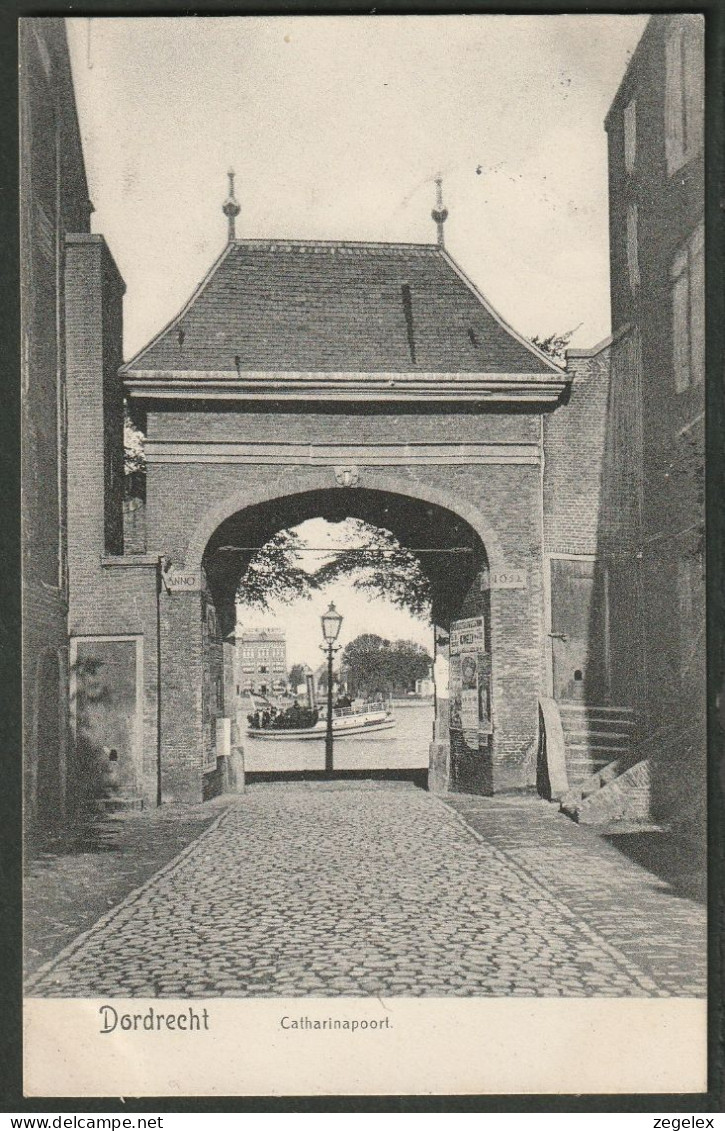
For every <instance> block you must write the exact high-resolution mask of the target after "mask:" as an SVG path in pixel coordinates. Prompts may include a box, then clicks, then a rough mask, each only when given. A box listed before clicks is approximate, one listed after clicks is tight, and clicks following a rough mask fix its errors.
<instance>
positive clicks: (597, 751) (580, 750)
mask: <svg viewBox="0 0 725 1131" xmlns="http://www.w3.org/2000/svg"><path fill="white" fill-rule="evenodd" d="M631 749H632V747H631V745H629V744H627V745H626V746H623V745H622V744H621V743H620V744H619V745H618V746H609V745H605V744H604V743H602V742H567V744H566V750H567V754H568V753H569V752H571V753H572V754H573V755H574V757H576V756H577V755H579V756H583V755H584V756H585V755H594V757H599V756H600V755H601V756H602V757H606V758H607V760H608V761H610V762H611V760H612V758H611V755H612V754H628V753H629V751H630V750H631Z"/></svg>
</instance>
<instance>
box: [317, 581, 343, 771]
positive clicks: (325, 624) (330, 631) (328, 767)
mask: <svg viewBox="0 0 725 1131" xmlns="http://www.w3.org/2000/svg"><path fill="white" fill-rule="evenodd" d="M320 620H321V622H322V636H323V639H324V641H325V643H324V644H322V645H320V647H321V648H322V649H323V651H325V650H326V651H327V729H326V731H325V773H326V774H331V773H332V657H333V655H334V654H335V652H337V651H339V649H338V648H336V647H335V641H336V640H337V638H338V636H339V635H340V629H341V627H342V617H341V616H340V614H339V613H338V611H337V609H336V608H335V606H334V604H332V603H330V607H329V609H328V610H327V612H326V613H323V614H322V616H321V617H320Z"/></svg>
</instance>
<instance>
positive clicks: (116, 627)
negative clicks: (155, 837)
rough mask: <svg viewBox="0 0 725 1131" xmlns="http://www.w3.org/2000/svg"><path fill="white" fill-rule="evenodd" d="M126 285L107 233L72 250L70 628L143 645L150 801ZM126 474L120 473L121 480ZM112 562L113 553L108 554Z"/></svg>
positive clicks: (149, 751)
mask: <svg viewBox="0 0 725 1131" xmlns="http://www.w3.org/2000/svg"><path fill="white" fill-rule="evenodd" d="M122 295H123V282H122V280H121V278H120V276H119V275H118V272H117V270H116V268H115V265H114V263H113V260H112V259H111V256H110V254H109V252H108V249H107V248H106V245H105V243H104V242H103V240H102V239H101V237H99V236H71V237H69V239H68V245H67V250H66V364H67V382H68V475H69V481H70V482H71V483H72V487H73V489H72V491H71V492H70V496H69V506H68V570H69V614H68V629H69V634H70V636H71V637H74V636H96V635H97V636H115V635H124V636H125V635H133V636H138V637H140V638H141V639H142V641H143V657H144V671H143V685H144V703H143V725H142V728H141V734H140V735H139V741H138V748H137V750H136V754H135V756H136V769H137V777H138V781H139V783H140V789H141V792H142V795H143V796H144V797H145V798H146V799H147V800H148V801H149V802H153V800H155V796H156V773H157V741H156V723H157V719H156V701H157V682H158V678H157V677H158V671H157V660H156V640H157V634H156V616H157V610H156V565H155V559H154V557H153V556H150V557H148V558H147V557H145V556H143V555H139V556H135V557H134V556H129V557H127V558H124V557H121V556H115V557H114V556H113V551H114V550H116V549H117V548H120V547H119V535H120V533H121V531H122V488H123V477H122V470H123V468H122V456H123V452H122V447H121V446H120V445H121V443H122V439H121V438H122V434H123V406H122V393H121V383H120V378H119V377H118V374H117V367H118V362H119V360H120V348H121V340H120V336H121V301H122ZM119 470H120V472H121V474H119ZM108 550H110V551H111V556H110V557H106V554H107V551H108Z"/></svg>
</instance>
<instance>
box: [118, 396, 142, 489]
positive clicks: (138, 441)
mask: <svg viewBox="0 0 725 1131" xmlns="http://www.w3.org/2000/svg"><path fill="white" fill-rule="evenodd" d="M143 442H144V436H143V432H140V431H139V429H138V428H137V427H136V425H135V424H134V423H133V421H132V420H131V414H130V412H129V411H128V405H124V408H123V469H124V471H125V473H126V475H131V474H132V473H134V472H145V471H146V456H145V454H144V446H143Z"/></svg>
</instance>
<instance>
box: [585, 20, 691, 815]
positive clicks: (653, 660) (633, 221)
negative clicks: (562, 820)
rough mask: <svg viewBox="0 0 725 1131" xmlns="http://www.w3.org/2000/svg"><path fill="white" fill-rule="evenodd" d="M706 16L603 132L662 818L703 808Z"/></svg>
mask: <svg viewBox="0 0 725 1131" xmlns="http://www.w3.org/2000/svg"><path fill="white" fill-rule="evenodd" d="M703 127H704V20H703V17H702V16H700V15H671V16H670V15H655V16H653V17H652V18H651V19H650V21H649V23H648V25H647V28H646V30H645V32H644V34H643V36H642V39H641V40H640V43H639V45H638V47H637V50H636V51H635V53H634V55H633V57H632V59H631V62H630V64H629V67H628V68H627V72H626V74H625V76H624V79H623V81H622V84H621V86H620V88H619V91H618V92H617V95H616V97H615V99H614V101H613V103H612V106H611V109H610V111H609V115H608V117H607V121H606V128H607V132H608V140H609V197H610V255H611V301H612V328H613V335H612V345H611V355H612V361H611V386H610V390H609V397H608V406H607V423H606V436H605V439H604V457H605V458H604V467H603V473H604V474H603V495H602V507H601V515H600V524H599V545H600V556H601V560H602V563H603V568H604V569H605V570H606V576H607V590H608V593H609V602H610V605H609V610H608V621H609V625H610V631H609V635H610V642H609V656H610V660H609V666H610V670H611V675H612V685H613V695H614V697H615V698H616V699H617V700H618V701H621V700H622V699H627V697H629V701H630V702H632V704H633V705H634V706H635V707H636V708H637V712H638V715H639V719H640V742H639V748H638V750H639V753H640V755H641V756H642V757H643V758H644V757H646V758H649V759H650V767H651V772H652V804H653V810H654V814H655V815H656V816H657V815H659V816H665V815H670V816H671V815H682V814H683V812H685V811H687V810H691V811H692V812H693V813H694V812H696V811H698V810H699V811H703V810H704V799H705V742H706V739H705V693H706V683H705V655H706V642H705V578H704V549H705V544H704V522H705V513H704V502H705V500H704V436H705V431H704V408H705V392H704V380H705V324H704V323H705V287H704V232H703V219H704V162H703Z"/></svg>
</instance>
